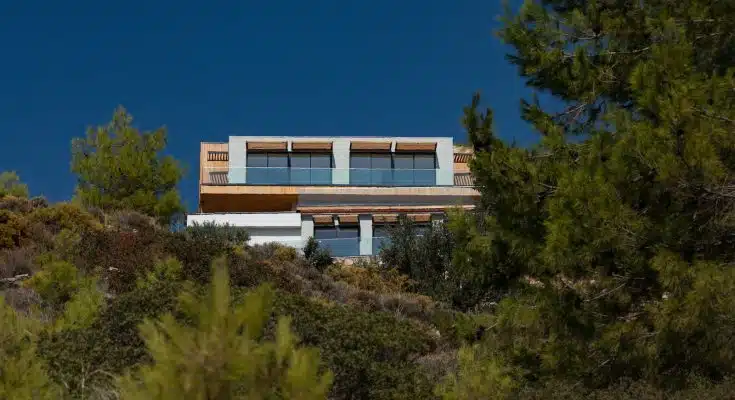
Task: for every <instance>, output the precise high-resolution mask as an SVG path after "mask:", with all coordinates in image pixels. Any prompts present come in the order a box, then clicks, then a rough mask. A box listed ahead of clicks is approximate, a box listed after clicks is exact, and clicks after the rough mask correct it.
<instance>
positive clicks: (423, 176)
mask: <svg viewBox="0 0 735 400" xmlns="http://www.w3.org/2000/svg"><path fill="white" fill-rule="evenodd" d="M350 185H351V186H436V170H435V169H393V168H386V169H367V168H350Z"/></svg>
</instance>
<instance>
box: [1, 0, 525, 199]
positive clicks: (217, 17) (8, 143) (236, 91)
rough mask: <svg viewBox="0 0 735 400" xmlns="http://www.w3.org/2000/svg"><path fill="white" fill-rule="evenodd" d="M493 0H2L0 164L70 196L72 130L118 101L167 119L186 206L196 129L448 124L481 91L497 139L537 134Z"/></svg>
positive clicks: (49, 191)
mask: <svg viewBox="0 0 735 400" xmlns="http://www.w3.org/2000/svg"><path fill="white" fill-rule="evenodd" d="M501 13H502V6H501V2H500V0H486V1H479V0H478V1H475V0H455V1H447V0H424V1H409V0H403V1H387V0H374V1H351V2H349V1H348V2H345V1H319V0H317V1H309V2H306V1H296V0H293V1H285V0H273V1H259V2H256V1H245V0H240V1H219V2H214V1H210V2H201V1H197V2H193V1H192V2H189V1H186V0H183V1H178V2H161V1H158V2H157V1H146V2H144V1H130V0H129V1H125V2H122V3H120V2H101V1H86V0H84V1H74V2H71V3H69V2H51V1H47V2H34V1H24V2H9V1H5V2H0V49H1V51H2V57H1V59H2V62H0V90H1V91H0V135H1V139H2V141H1V142H0V143H2V147H1V148H0V170H16V171H17V172H18V173H19V174H20V175H21V178H22V180H23V181H25V182H26V183H28V184H29V186H30V189H31V192H32V194H34V195H38V194H43V195H45V196H46V197H48V198H49V199H50V200H52V201H60V200H65V199H68V198H70V196H71V195H72V192H73V187H74V184H75V179H74V176H73V175H72V174H71V173H70V172H69V162H70V143H71V139H72V138H73V137H77V136H83V135H84V132H85V129H86V127H87V126H90V125H100V124H105V123H106V122H107V121H109V119H110V117H111V115H112V112H113V110H114V108H115V107H116V106H117V105H119V104H122V105H124V106H125V107H126V108H127V109H128V110H129V111H130V112H131V113H132V114H133V116H134V117H135V121H136V125H137V126H139V127H140V128H142V129H153V128H155V127H158V126H160V125H166V126H167V127H168V129H169V146H168V152H169V153H171V154H173V155H174V156H175V157H177V158H178V159H179V160H181V161H182V162H183V163H184V164H185V165H186V166H187V167H188V174H187V177H186V178H185V179H184V181H183V182H182V184H181V190H182V195H183V197H184V199H185V201H186V203H187V206H188V208H189V209H190V210H192V211H193V210H194V209H195V207H196V185H197V180H196V177H197V172H196V171H197V167H198V165H197V163H198V158H197V157H198V147H199V142H200V141H226V140H227V137H228V136H229V135H295V136H305V135H335V136H338V135H354V136H361V135H369V136H375V135H388V136H397V135H401V136H454V137H455V139H456V140H464V139H465V134H464V132H463V130H462V127H461V126H460V123H459V120H460V116H461V112H462V107H463V106H464V105H466V104H467V103H468V102H469V100H470V98H471V95H472V93H473V92H474V91H476V90H480V91H481V92H482V94H483V98H484V102H485V104H486V105H489V106H491V107H492V108H493V109H494V111H495V124H496V128H497V131H498V133H499V134H500V136H501V137H503V138H505V139H507V140H512V139H514V138H515V139H516V140H517V142H518V143H519V144H528V143H530V142H532V141H535V137H534V135H533V134H532V133H531V131H530V128H529V127H528V125H526V124H525V123H524V122H523V121H521V120H520V118H519V106H518V101H519V99H520V98H521V97H524V96H527V95H528V94H529V91H528V90H527V89H525V88H524V84H523V81H522V80H521V79H520V78H518V76H517V73H516V69H515V67H513V66H511V65H509V64H508V63H507V62H506V61H505V59H504V55H505V54H506V53H507V52H508V49H507V48H506V47H505V46H504V45H503V44H502V43H501V42H500V41H499V40H498V39H497V38H495V37H494V36H493V34H492V33H493V30H494V29H496V28H497V27H498V22H497V17H498V16H499V15H500V14H501Z"/></svg>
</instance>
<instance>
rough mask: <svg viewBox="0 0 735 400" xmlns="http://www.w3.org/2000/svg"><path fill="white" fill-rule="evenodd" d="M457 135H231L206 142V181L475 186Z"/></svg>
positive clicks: (203, 159)
mask: <svg viewBox="0 0 735 400" xmlns="http://www.w3.org/2000/svg"><path fill="white" fill-rule="evenodd" d="M470 157H471V151H470V150H469V149H467V148H465V147H461V146H455V145H454V143H453V139H452V138H451V137H282V136H278V137H274V136H230V137H229V142H227V143H202V144H201V149H200V171H199V172H200V173H199V182H200V185H202V186H213V185H214V186H223V185H226V186H230V185H235V186H347V187H452V186H464V187H469V186H472V182H471V178H470V175H469V169H468V168H467V162H468V161H469V158H470Z"/></svg>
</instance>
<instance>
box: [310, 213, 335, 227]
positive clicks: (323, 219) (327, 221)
mask: <svg viewBox="0 0 735 400" xmlns="http://www.w3.org/2000/svg"><path fill="white" fill-rule="evenodd" d="M314 225H334V217H332V216H331V215H315V216H314Z"/></svg>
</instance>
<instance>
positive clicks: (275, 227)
mask: <svg viewBox="0 0 735 400" xmlns="http://www.w3.org/2000/svg"><path fill="white" fill-rule="evenodd" d="M470 157H471V152H470V151H468V150H466V149H463V148H461V147H459V146H454V144H453V140H452V138H449V137H263V136H230V137H229V142H227V143H201V150H200V165H199V207H198V212H197V213H196V214H191V215H189V216H188V217H187V225H192V224H194V223H204V222H214V223H218V224H225V223H227V224H230V225H234V226H242V227H247V228H248V230H249V232H250V235H251V243H266V242H280V243H283V244H286V245H289V246H293V247H296V248H301V247H302V246H303V245H304V243H305V242H306V240H308V238H309V237H312V236H313V237H314V238H315V239H317V240H319V241H320V243H322V244H323V245H325V246H326V247H328V248H330V250H331V251H332V254H333V255H335V256H367V255H374V254H377V251H378V250H379V248H380V245H381V243H382V242H383V241H384V240H385V236H386V227H387V225H389V224H391V223H393V222H395V221H396V219H397V218H398V215H399V214H405V215H407V217H408V218H410V219H412V220H413V221H415V222H416V223H417V224H429V223H431V222H432V221H436V220H440V219H441V218H443V215H444V214H445V212H446V211H447V210H448V209H450V208H453V207H462V208H467V209H471V208H473V207H474V203H475V201H476V200H477V198H478V197H479V193H478V192H477V191H476V190H475V189H474V188H473V187H472V180H471V177H470V175H469V170H468V168H467V161H468V160H469V158H470Z"/></svg>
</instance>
